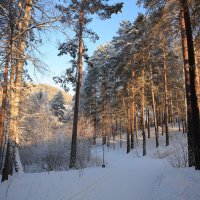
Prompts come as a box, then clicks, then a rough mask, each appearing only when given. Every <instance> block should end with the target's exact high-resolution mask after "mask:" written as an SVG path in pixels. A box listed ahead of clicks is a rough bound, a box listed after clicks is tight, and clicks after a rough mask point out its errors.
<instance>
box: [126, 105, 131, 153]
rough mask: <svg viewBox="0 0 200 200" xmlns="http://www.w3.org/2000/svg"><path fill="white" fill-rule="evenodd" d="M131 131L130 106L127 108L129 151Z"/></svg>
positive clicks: (128, 149)
mask: <svg viewBox="0 0 200 200" xmlns="http://www.w3.org/2000/svg"><path fill="white" fill-rule="evenodd" d="M130 132H131V112H130V108H129V107H128V109H127V134H126V136H127V138H126V139H127V153H129V152H130V147H131V146H130Z"/></svg>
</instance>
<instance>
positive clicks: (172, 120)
mask: <svg viewBox="0 0 200 200" xmlns="http://www.w3.org/2000/svg"><path fill="white" fill-rule="evenodd" d="M170 96H171V98H170V99H171V101H170V104H171V105H170V107H171V126H172V128H173V127H174V126H175V124H174V105H173V98H172V91H171V95H170Z"/></svg>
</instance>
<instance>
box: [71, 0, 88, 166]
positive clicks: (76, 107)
mask: <svg viewBox="0 0 200 200" xmlns="http://www.w3.org/2000/svg"><path fill="white" fill-rule="evenodd" d="M83 24H84V0H82V5H81V10H80V14H79V52H78V70H77V71H78V80H77V82H76V94H75V105H74V118H73V129H72V141H71V153H70V164H69V168H74V167H75V165H76V148H77V128H78V113H79V101H80V89H81V83H82V65H83V61H82V60H83V58H82V56H83Z"/></svg>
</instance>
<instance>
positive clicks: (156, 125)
mask: <svg viewBox="0 0 200 200" xmlns="http://www.w3.org/2000/svg"><path fill="white" fill-rule="evenodd" d="M150 87H151V98H152V107H153V118H154V128H155V139H156V147H158V146H159V140H158V123H157V116H156V103H155V94H154V88H153V75H152V67H151V65H150Z"/></svg>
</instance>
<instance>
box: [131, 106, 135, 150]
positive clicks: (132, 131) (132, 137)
mask: <svg viewBox="0 0 200 200" xmlns="http://www.w3.org/2000/svg"><path fill="white" fill-rule="evenodd" d="M131 125H132V126H131V149H134V135H135V134H134V132H135V104H134V103H133V104H132V123H131Z"/></svg>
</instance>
